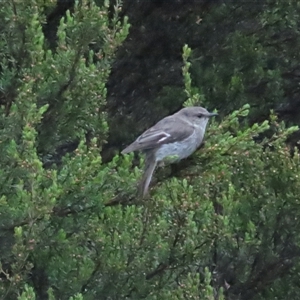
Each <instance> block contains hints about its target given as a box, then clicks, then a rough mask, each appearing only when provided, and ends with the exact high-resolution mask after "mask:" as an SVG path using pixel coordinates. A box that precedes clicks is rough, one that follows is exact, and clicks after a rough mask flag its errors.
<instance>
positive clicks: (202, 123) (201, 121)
mask: <svg viewBox="0 0 300 300" xmlns="http://www.w3.org/2000/svg"><path fill="white" fill-rule="evenodd" d="M178 114H180V115H182V116H183V117H184V118H186V119H187V120H188V121H189V122H191V123H193V124H195V125H197V126H199V127H203V129H205V127H206V125H207V122H208V120H209V119H210V118H211V117H214V116H217V115H218V114H217V113H210V112H208V111H207V110H206V109H205V108H203V107H201V106H191V107H185V108H183V109H182V110H180V111H179V112H178Z"/></svg>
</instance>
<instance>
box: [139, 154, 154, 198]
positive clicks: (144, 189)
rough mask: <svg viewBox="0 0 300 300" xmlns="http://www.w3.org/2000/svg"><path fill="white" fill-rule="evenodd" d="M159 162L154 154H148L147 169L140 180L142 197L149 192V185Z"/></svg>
mask: <svg viewBox="0 0 300 300" xmlns="http://www.w3.org/2000/svg"><path fill="white" fill-rule="evenodd" d="M156 165H157V162H156V160H155V157H154V155H150V156H148V155H146V162H145V171H144V174H143V177H142V180H141V182H140V187H139V192H140V195H141V196H142V197H145V196H146V194H147V193H148V189H149V185H150V182H151V179H152V175H153V172H154V170H155V168H156Z"/></svg>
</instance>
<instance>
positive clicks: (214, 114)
mask: <svg viewBox="0 0 300 300" xmlns="http://www.w3.org/2000/svg"><path fill="white" fill-rule="evenodd" d="M206 116H207V117H209V118H211V117H215V116H218V114H217V113H208V114H207V115H206Z"/></svg>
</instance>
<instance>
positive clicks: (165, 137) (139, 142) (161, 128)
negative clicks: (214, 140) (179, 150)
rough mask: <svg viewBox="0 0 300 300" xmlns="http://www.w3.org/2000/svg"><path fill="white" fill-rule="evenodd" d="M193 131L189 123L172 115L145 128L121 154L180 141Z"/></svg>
mask: <svg viewBox="0 0 300 300" xmlns="http://www.w3.org/2000/svg"><path fill="white" fill-rule="evenodd" d="M193 132H194V127H193V125H191V124H190V123H187V122H186V121H184V120H182V119H180V118H174V117H173V116H169V117H166V118H164V119H162V120H161V121H159V122H158V123H156V124H155V125H154V126H153V127H151V128H149V129H148V130H146V131H145V132H144V133H143V134H142V135H140V136H139V137H138V138H137V139H136V140H135V141H134V142H133V143H132V144H131V145H129V146H128V147H126V148H125V149H124V150H123V151H122V154H125V153H129V152H132V151H138V150H149V149H154V148H157V147H159V146H160V145H163V144H168V143H172V142H176V141H178V142H179V141H182V140H184V139H186V138H187V137H188V136H190V135H191V134H192V133H193Z"/></svg>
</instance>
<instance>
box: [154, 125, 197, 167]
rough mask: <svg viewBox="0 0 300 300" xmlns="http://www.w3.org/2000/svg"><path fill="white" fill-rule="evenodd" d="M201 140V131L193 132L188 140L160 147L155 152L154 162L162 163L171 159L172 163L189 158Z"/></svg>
mask: <svg viewBox="0 0 300 300" xmlns="http://www.w3.org/2000/svg"><path fill="white" fill-rule="evenodd" d="M202 140H203V131H202V130H201V131H199V130H194V132H193V134H191V135H190V136H189V137H188V138H186V139H184V140H182V141H178V142H173V143H168V144H163V145H161V147H160V148H158V150H157V151H156V154H155V157H156V161H158V162H159V161H163V160H165V159H167V158H169V157H170V158H171V160H173V162H175V161H179V160H181V159H184V158H186V157H188V156H190V155H191V154H192V153H193V152H194V151H195V150H196V149H197V148H198V147H199V146H200V144H201V142H202Z"/></svg>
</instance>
